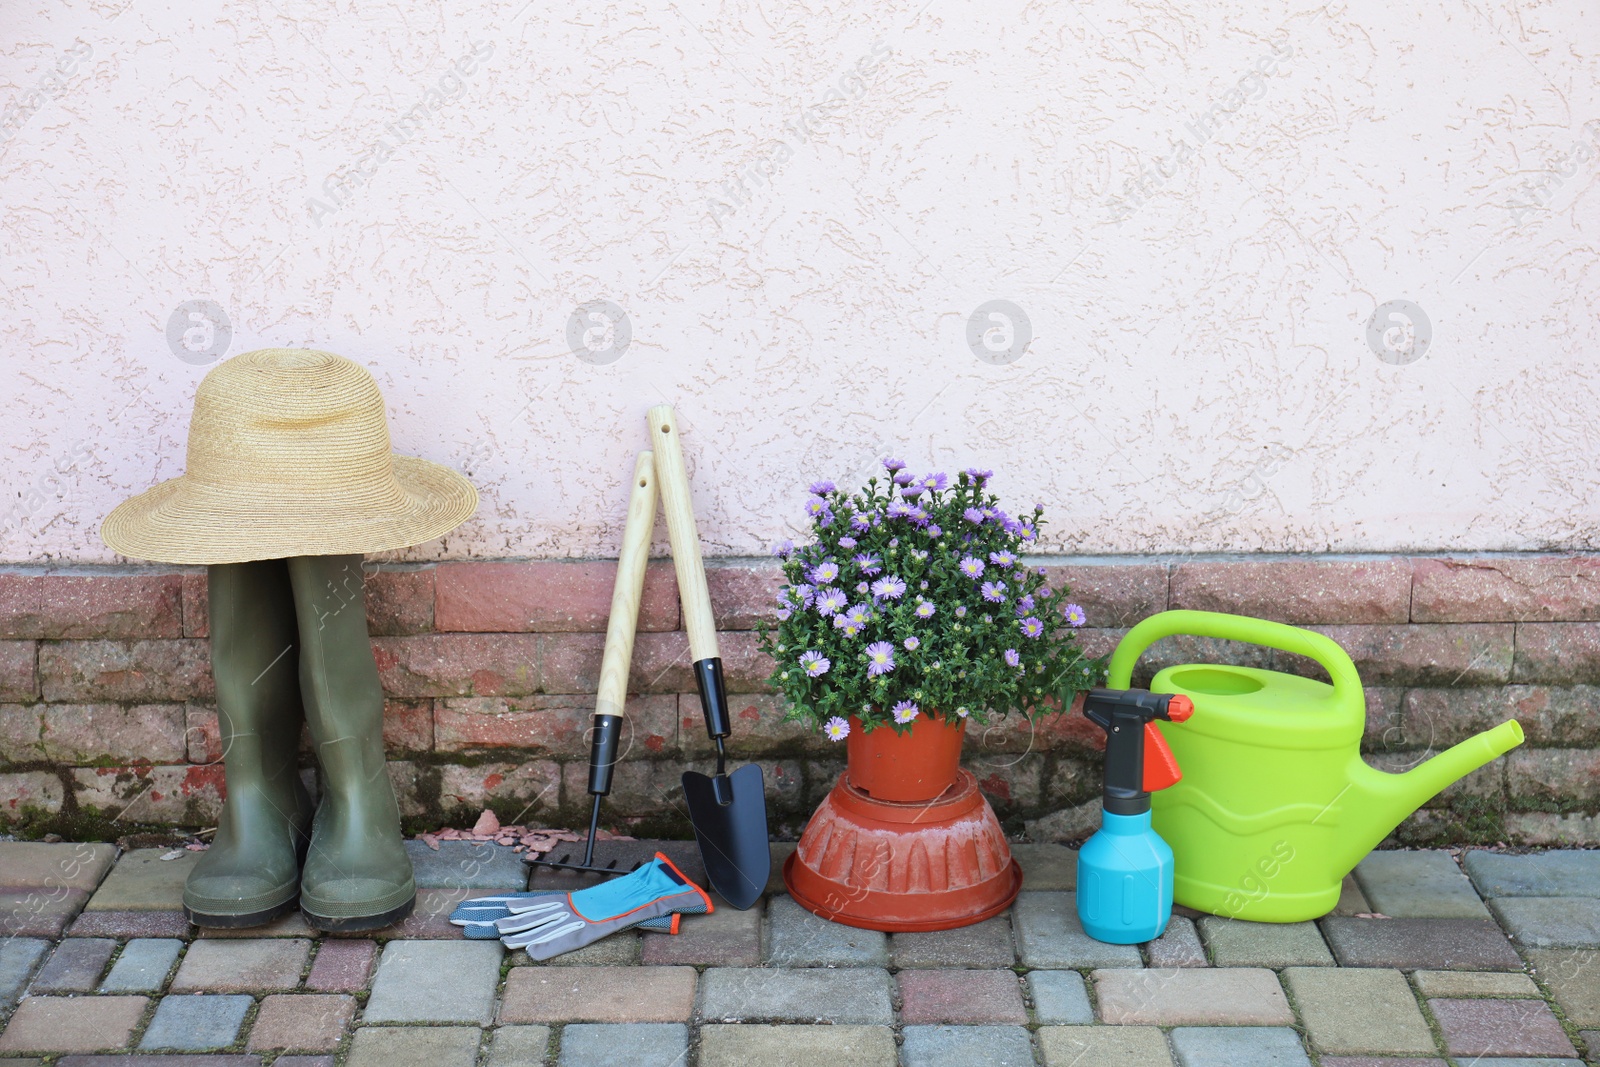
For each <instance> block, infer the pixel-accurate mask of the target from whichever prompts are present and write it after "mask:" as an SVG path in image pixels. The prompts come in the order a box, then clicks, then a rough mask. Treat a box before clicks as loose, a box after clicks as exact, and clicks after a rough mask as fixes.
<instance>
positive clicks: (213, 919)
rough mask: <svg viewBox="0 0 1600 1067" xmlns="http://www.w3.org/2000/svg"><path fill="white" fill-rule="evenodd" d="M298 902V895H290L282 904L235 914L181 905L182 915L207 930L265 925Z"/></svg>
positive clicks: (291, 909) (284, 913) (287, 911)
mask: <svg viewBox="0 0 1600 1067" xmlns="http://www.w3.org/2000/svg"><path fill="white" fill-rule="evenodd" d="M299 903H300V897H299V895H298V894H297V895H295V896H292V897H290V898H289V899H288V900H286V901H284V902H283V903H282V904H278V905H276V906H274V907H271V908H265V909H263V910H261V911H249V912H240V913H238V914H235V915H230V914H226V913H223V912H206V911H195V910H194V909H193V908H191V907H189V905H187V904H185V905H184V906H183V917H184V918H185V919H188V920H189V921H190V922H191V923H193V924H194V925H195V926H199V927H201V928H203V929H207V930H242V929H244V928H245V927H249V926H265V925H266V924H267V923H270V922H272V921H273V920H274V919H280V918H282V917H283V916H285V915H287V914H289V913H290V912H291V911H293V910H294V909H295V907H296V906H298V905H299Z"/></svg>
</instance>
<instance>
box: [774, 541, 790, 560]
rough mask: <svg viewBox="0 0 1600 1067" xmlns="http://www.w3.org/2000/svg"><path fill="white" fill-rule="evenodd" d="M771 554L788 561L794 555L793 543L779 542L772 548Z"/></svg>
mask: <svg viewBox="0 0 1600 1067" xmlns="http://www.w3.org/2000/svg"><path fill="white" fill-rule="evenodd" d="M772 554H773V555H774V556H777V557H778V558H779V559H788V558H789V557H790V556H791V555H793V554H794V542H793V541H779V542H778V543H777V544H775V545H773V546H772Z"/></svg>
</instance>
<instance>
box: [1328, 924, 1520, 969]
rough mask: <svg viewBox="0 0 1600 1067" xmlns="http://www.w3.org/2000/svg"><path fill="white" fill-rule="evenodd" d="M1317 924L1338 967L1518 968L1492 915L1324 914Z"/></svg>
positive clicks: (1514, 955) (1515, 953) (1509, 944)
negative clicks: (1367, 916) (1391, 916)
mask: <svg viewBox="0 0 1600 1067" xmlns="http://www.w3.org/2000/svg"><path fill="white" fill-rule="evenodd" d="M1321 926H1322V936H1323V937H1325V938H1327V940H1328V944H1329V946H1330V947H1332V949H1333V955H1334V957H1335V958H1336V959H1338V961H1339V965H1340V966H1341V967H1397V968H1400V969H1402V970H1408V971H1409V970H1413V969H1424V968H1425V969H1427V970H1430V971H1520V970H1522V960H1521V959H1519V958H1518V956H1517V950H1516V949H1514V948H1512V947H1511V942H1509V941H1507V940H1506V935H1505V934H1504V933H1502V932H1501V930H1500V928H1499V927H1498V926H1496V925H1495V924H1494V921H1493V920H1492V919H1323V920H1322V922H1321Z"/></svg>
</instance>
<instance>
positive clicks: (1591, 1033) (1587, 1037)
mask: <svg viewBox="0 0 1600 1067" xmlns="http://www.w3.org/2000/svg"><path fill="white" fill-rule="evenodd" d="M1578 1036H1579V1037H1581V1038H1582V1039H1583V1043H1584V1046H1585V1047H1586V1048H1588V1050H1589V1052H1588V1055H1587V1056H1585V1057H1584V1058H1585V1059H1588V1060H1591V1061H1600V1030H1580V1031H1579V1032H1578Z"/></svg>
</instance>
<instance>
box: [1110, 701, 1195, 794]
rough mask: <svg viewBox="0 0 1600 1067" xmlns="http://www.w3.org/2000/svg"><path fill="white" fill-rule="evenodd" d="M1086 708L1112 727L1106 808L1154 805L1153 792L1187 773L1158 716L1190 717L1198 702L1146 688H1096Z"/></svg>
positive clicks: (1178, 719) (1176, 719) (1170, 718)
mask: <svg viewBox="0 0 1600 1067" xmlns="http://www.w3.org/2000/svg"><path fill="white" fill-rule="evenodd" d="M1083 713H1084V715H1085V716H1087V717H1088V718H1089V720H1090V721H1091V722H1093V723H1094V724H1095V725H1097V726H1099V727H1100V728H1101V729H1102V730H1104V731H1105V732H1106V760H1105V809H1106V810H1107V811H1109V812H1111V813H1113V814H1116V815H1138V814H1141V813H1143V812H1146V811H1149V810H1150V794H1151V793H1152V792H1154V791H1155V790H1158V789H1165V788H1167V787H1168V786H1170V785H1175V784H1176V783H1177V782H1178V780H1179V779H1180V778H1181V777H1182V776H1183V772H1182V771H1180V770H1179V769H1178V761H1177V758H1176V757H1175V756H1173V754H1172V749H1170V748H1168V747H1167V742H1166V739H1165V738H1163V737H1162V736H1161V731H1159V730H1157V729H1156V727H1155V720H1156V719H1165V720H1166V721H1168V722H1184V721H1186V720H1187V719H1188V718H1189V716H1191V715H1193V714H1194V702H1193V701H1191V700H1190V699H1189V698H1188V697H1186V696H1183V695H1181V694H1167V693H1151V692H1149V691H1147V690H1144V689H1091V690H1090V691H1089V694H1088V696H1086V697H1085V698H1084V701H1083Z"/></svg>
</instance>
